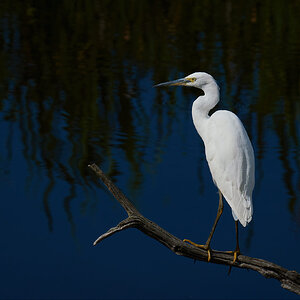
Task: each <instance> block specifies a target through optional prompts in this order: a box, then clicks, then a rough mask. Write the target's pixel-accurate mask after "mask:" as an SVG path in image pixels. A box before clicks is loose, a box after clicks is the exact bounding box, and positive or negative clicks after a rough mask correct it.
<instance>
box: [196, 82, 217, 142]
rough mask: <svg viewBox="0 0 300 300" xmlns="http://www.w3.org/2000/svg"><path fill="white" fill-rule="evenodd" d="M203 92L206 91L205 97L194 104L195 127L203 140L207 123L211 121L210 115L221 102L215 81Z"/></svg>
mask: <svg viewBox="0 0 300 300" xmlns="http://www.w3.org/2000/svg"><path fill="white" fill-rule="evenodd" d="M202 90H203V91H204V95H203V96H200V97H198V98H197V99H196V100H195V101H194V103H193V107H192V116H193V122H194V125H195V127H196V129H197V131H198V133H199V134H200V136H201V137H202V139H203V136H204V135H205V126H206V121H208V119H209V116H208V113H209V111H210V110H211V109H212V108H214V107H215V106H216V105H217V103H218V102H219V100H220V93H219V87H218V85H217V83H216V82H215V81H213V82H210V83H209V84H206V85H205V86H204V87H203V88H202Z"/></svg>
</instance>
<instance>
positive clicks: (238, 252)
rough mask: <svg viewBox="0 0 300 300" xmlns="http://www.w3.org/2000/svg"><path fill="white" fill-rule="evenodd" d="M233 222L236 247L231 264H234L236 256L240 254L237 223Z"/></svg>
mask: <svg viewBox="0 0 300 300" xmlns="http://www.w3.org/2000/svg"><path fill="white" fill-rule="evenodd" d="M234 222H235V235H236V246H235V250H234V251H233V262H236V259H237V256H238V255H239V254H240V246H239V221H234Z"/></svg>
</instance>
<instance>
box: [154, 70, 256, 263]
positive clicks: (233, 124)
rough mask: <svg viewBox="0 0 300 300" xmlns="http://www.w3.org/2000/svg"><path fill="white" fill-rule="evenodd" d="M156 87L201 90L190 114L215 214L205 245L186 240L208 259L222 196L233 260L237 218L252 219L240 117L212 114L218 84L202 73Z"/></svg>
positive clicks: (250, 157) (250, 162) (248, 148)
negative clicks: (212, 188) (215, 199)
mask: <svg viewBox="0 0 300 300" xmlns="http://www.w3.org/2000/svg"><path fill="white" fill-rule="evenodd" d="M159 86H189V87H195V88H198V89H201V90H202V91H203V92H204V95H203V96H199V97H198V98H197V99H196V100H195V101H194V103H193V107H192V117H193V122H194V125H195V127H196V130H197V132H198V133H199V135H200V137H201V138H202V140H203V142H204V146H205V155H206V160H207V162H208V166H209V169H210V172H211V175H212V178H213V181H214V183H215V185H216V186H217V188H218V191H219V207H218V212H217V217H216V219H215V222H214V224H213V227H212V230H211V232H210V234H209V236H208V239H207V242H206V244H205V245H198V244H196V243H194V242H192V241H190V240H187V239H185V240H184V241H185V242H188V243H190V244H192V245H194V246H197V247H199V248H202V249H205V250H207V251H208V261H210V259H211V252H210V242H211V239H212V236H213V234H214V231H215V229H216V226H217V223H218V221H219V218H220V216H221V214H222V212H223V201H222V195H223V196H224V198H225V199H226V201H227V203H228V204H229V206H230V207H231V210H232V216H233V218H234V221H235V232H236V248H235V250H234V251H227V252H229V253H233V255H234V256H233V262H235V261H236V259H237V256H238V255H239V254H240V248H239V240H238V221H240V223H241V224H242V225H243V226H244V227H245V226H246V225H247V224H248V223H249V222H250V221H251V219H252V214H253V206H252V191H253V188H254V169H255V166H254V153H253V148H252V145H251V142H250V140H249V137H248V135H247V132H246V130H245V128H244V126H243V124H242V122H241V121H240V119H239V118H238V117H237V116H236V115H235V114H234V113H232V112H230V111H227V110H218V111H216V112H215V113H213V114H212V115H211V116H209V115H208V113H209V111H210V110H211V109H212V108H214V107H215V106H216V104H217V103H218V102H219V100H220V94H219V87H218V85H217V83H216V81H215V80H214V78H213V77H212V76H211V75H209V74H207V73H204V72H196V73H193V74H191V75H188V76H187V77H185V78H181V79H178V80H174V81H169V82H165V83H160V84H157V85H156V86H155V87H159Z"/></svg>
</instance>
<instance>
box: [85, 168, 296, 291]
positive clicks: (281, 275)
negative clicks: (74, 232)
mask: <svg viewBox="0 0 300 300" xmlns="http://www.w3.org/2000/svg"><path fill="white" fill-rule="evenodd" d="M88 167H89V168H90V169H91V170H93V171H94V172H95V174H96V175H97V176H98V177H99V178H100V179H101V181H102V182H103V183H104V184H105V185H106V187H107V188H108V190H109V191H110V192H111V193H112V194H113V196H114V197H115V198H116V200H117V201H118V202H119V203H120V204H121V205H122V207H123V208H124V209H125V211H126V212H127V214H128V218H126V219H125V220H123V221H122V222H120V223H119V224H118V225H117V226H116V227H113V228H111V229H109V230H108V231H107V232H106V233H104V234H102V235H101V236H100V237H99V238H98V239H97V240H96V241H95V242H94V245H96V244H98V243H99V242H101V241H103V240H104V239H105V238H107V237H109V236H111V235H113V234H114V233H117V232H119V231H122V230H125V229H127V228H137V229H138V230H140V231H142V232H143V233H145V234H146V235H148V236H150V237H152V238H154V239H155V240H157V241H159V242H160V243H162V244H163V245H165V246H166V247H168V248H169V249H170V250H171V251H173V252H174V253H176V254H177V255H182V256H185V257H189V258H192V259H194V260H199V261H205V262H207V259H208V256H207V251H205V250H203V249H200V248H197V247H195V246H193V245H190V244H187V243H184V242H183V241H182V240H180V239H179V238H177V237H175V236H174V235H172V234H171V233H169V232H167V231H166V230H164V229H163V228H161V227H160V226H158V225H157V224H155V223H154V222H152V221H150V220H149V219H147V218H145V217H144V216H143V215H141V213H140V212H139V211H138V210H137V209H136V208H135V206H134V205H133V204H132V203H131V202H130V201H129V200H128V199H127V198H126V196H125V195H124V194H123V193H122V192H121V191H120V190H119V188H118V187H116V186H115V184H114V183H113V182H112V181H111V180H110V178H108V177H107V176H106V175H105V174H104V173H103V171H102V170H101V169H99V168H98V166H97V165H95V164H92V165H89V166H88ZM210 262H211V263H216V264H222V265H227V266H231V267H237V268H241V269H249V270H253V271H256V272H259V273H260V274H261V275H263V276H264V277H266V278H274V279H277V280H278V281H280V282H281V287H283V288H284V289H287V290H289V291H291V292H294V293H296V294H298V295H300V274H299V273H297V272H296V271H290V270H287V269H285V268H283V267H281V266H279V265H276V264H274V263H272V262H269V261H266V260H263V259H259V258H253V257H249V256H245V255H239V256H238V259H237V261H236V262H233V255H232V254H229V253H226V252H223V251H216V250H211V260H210Z"/></svg>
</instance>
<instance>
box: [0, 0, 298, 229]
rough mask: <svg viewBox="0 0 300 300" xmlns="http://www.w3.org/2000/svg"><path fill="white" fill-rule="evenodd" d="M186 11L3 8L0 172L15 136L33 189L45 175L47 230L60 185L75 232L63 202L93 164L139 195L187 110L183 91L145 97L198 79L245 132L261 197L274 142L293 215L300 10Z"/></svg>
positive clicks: (180, 6)
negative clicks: (208, 81)
mask: <svg viewBox="0 0 300 300" xmlns="http://www.w3.org/2000/svg"><path fill="white" fill-rule="evenodd" d="M188 3H189V5H188V6H189V7H193V9H192V10H187V9H186V6H187V5H186V1H126V3H125V1H113V2H112V1H100V2H99V1H77V2H76V5H73V3H72V1H64V2H62V3H60V2H52V3H51V5H49V3H47V2H38V3H33V2H22V1H21V2H15V3H14V4H10V1H1V4H0V6H1V9H0V34H1V41H0V43H1V44H0V45H1V52H0V82H1V84H0V109H1V118H2V120H3V121H2V122H5V123H6V125H3V126H5V128H6V130H5V131H4V134H3V135H2V138H1V139H2V140H3V142H2V143H3V144H4V145H6V146H5V151H6V152H5V154H4V156H3V158H2V160H3V163H4V161H5V164H9V161H11V159H12V157H13V155H14V151H16V149H13V146H12V139H13V138H14V134H15V131H16V130H19V131H20V135H21V136H20V142H19V147H20V149H22V153H23V156H24V157H25V159H26V161H27V165H28V170H29V173H28V174H29V175H28V177H29V181H30V179H31V178H32V177H34V176H39V175H36V174H40V173H41V172H42V171H41V169H42V170H43V172H44V173H45V175H46V176H47V183H45V187H44V189H43V194H44V197H43V205H44V211H45V214H46V216H47V219H48V226H49V229H50V230H52V228H53V214H52V212H51V209H50V205H49V198H50V195H51V192H52V190H53V189H55V187H56V185H57V180H58V179H59V180H62V181H64V182H66V183H68V185H69V189H68V190H69V192H66V194H65V195H64V205H63V207H64V209H65V212H66V215H67V218H68V220H69V222H70V224H71V226H72V228H73V230H74V228H75V227H74V226H75V225H74V224H75V223H74V220H73V218H72V213H71V209H70V202H71V201H72V199H73V198H75V197H76V191H77V186H78V185H83V186H89V185H90V183H91V182H92V180H93V179H92V178H91V177H90V176H89V173H88V170H87V167H86V166H87V165H88V164H89V163H91V162H96V163H98V164H103V165H105V167H106V171H107V173H108V175H109V176H111V177H112V178H113V179H116V178H117V177H118V176H119V175H120V174H122V172H123V170H124V166H122V167H120V166H121V165H124V162H126V164H127V166H128V169H129V172H128V173H127V174H128V176H129V178H130V179H129V181H128V188H129V189H130V190H131V191H132V193H134V192H136V191H138V190H139V189H141V186H142V184H143V182H144V179H145V174H147V172H149V168H150V169H155V166H157V165H158V164H159V163H160V161H161V160H162V155H163V152H164V147H165V145H166V144H167V143H168V139H169V138H170V136H171V135H172V134H174V130H177V131H179V132H182V133H183V134H182V136H184V132H185V121H186V120H185V119H184V117H183V116H184V115H185V114H183V112H185V111H187V110H189V109H190V104H191V102H192V100H193V98H195V96H193V94H191V91H186V90H184V89H183V90H181V91H167V92H163V91H153V90H152V89H151V87H152V85H153V84H154V83H157V82H161V81H166V80H168V79H172V78H179V77H180V76H182V75H185V74H190V73H192V72H193V71H199V70H202V71H204V70H205V71H207V72H209V73H211V74H213V75H214V77H215V78H217V79H218V81H219V83H220V85H221V86H222V95H221V97H222V99H223V100H222V101H223V102H222V103H221V104H220V107H226V108H227V109H230V110H232V111H234V112H235V113H237V114H238V115H239V116H240V117H241V118H242V120H243V122H244V124H245V126H246V127H247V128H248V132H249V135H250V136H251V139H252V141H253V142H254V145H255V149H256V157H257V160H258V162H257V166H258V170H257V173H258V174H257V176H258V177H257V178H258V180H257V182H258V186H259V181H260V179H261V178H262V177H263V170H262V169H263V167H262V164H261V162H262V160H263V159H264V157H265V150H266V148H267V147H268V146H267V145H266V143H265V140H266V136H267V135H269V134H270V131H271V134H274V135H275V136H276V141H277V142H276V145H273V146H276V147H278V149H279V150H278V157H277V158H276V159H280V161H281V163H282V167H283V170H284V174H283V180H284V182H285V186H286V190H287V191H288V196H289V198H288V199H287V201H288V203H287V205H288V207H289V210H290V212H291V214H295V215H297V213H296V207H297V206H298V207H299V189H300V188H299V185H300V175H299V174H300V172H299V171H300V155H299V154H300V153H299V134H300V133H299V115H300V97H299V82H300V76H299V69H300V68H299V61H300V59H299V58H300V57H299V56H300V44H299V41H298V37H299V36H300V24H299V22H298V18H299V16H298V12H299V8H300V7H299V5H300V4H299V2H298V1H290V2H289V5H286V3H285V2H284V1H272V2H265V1H263V2H259V1H248V2H247V3H246V2H243V1H241V2H240V3H236V2H232V1H225V2H224V1H217V2H212V1H188ZM216 6H217V7H218V9H217V10H216V9H215V7H216ZM224 12H225V13H224ZM54 16H55V17H54ZM187 24H188V25H187ZM7 168H8V169H9V167H7ZM199 168H201V167H199ZM198 174H199V177H200V178H199V179H200V180H199V182H204V181H203V180H202V179H201V176H202V175H201V171H199V173H198ZM204 188H205V187H204V186H203V185H200V191H201V190H202V191H203V189H204ZM298 215H299V214H298Z"/></svg>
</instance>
